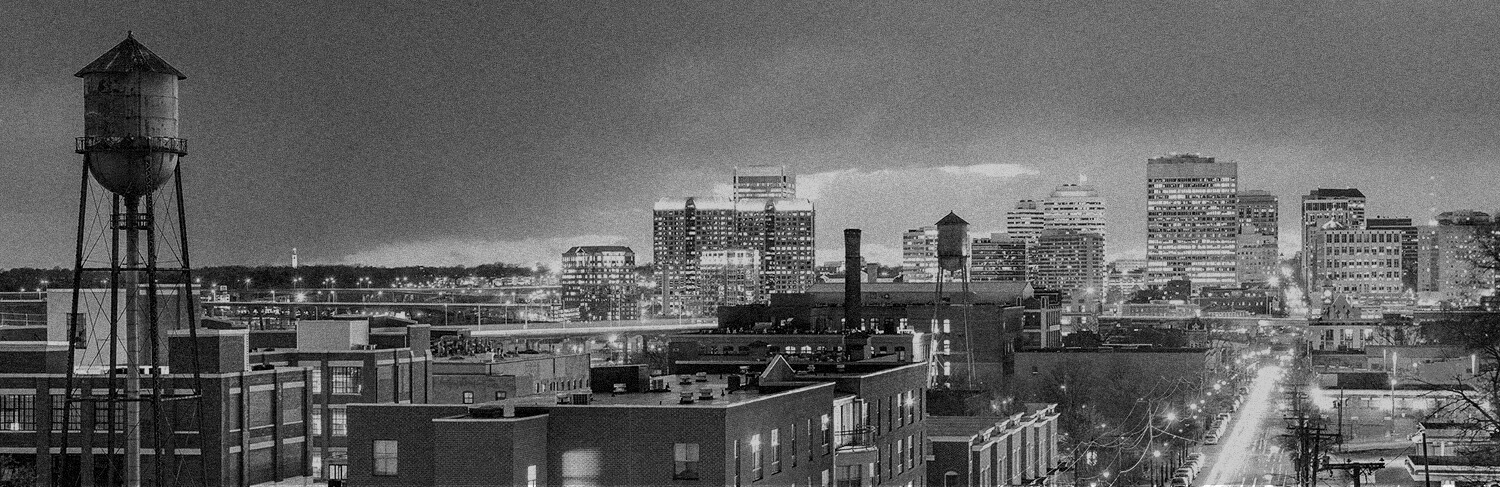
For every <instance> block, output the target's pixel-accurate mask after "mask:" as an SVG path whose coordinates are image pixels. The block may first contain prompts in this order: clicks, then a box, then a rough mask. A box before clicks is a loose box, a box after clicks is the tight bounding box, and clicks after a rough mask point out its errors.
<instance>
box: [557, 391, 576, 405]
mask: <svg viewBox="0 0 1500 487" xmlns="http://www.w3.org/2000/svg"><path fill="white" fill-rule="evenodd" d="M557 403H558V404H573V395H572V394H568V393H566V392H560V393H558V394H557Z"/></svg>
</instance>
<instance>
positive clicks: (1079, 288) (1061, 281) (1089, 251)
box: [1030, 230, 1105, 299]
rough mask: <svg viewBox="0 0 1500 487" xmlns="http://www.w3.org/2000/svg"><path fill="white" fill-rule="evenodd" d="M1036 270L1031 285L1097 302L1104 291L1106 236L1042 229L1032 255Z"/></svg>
mask: <svg viewBox="0 0 1500 487" xmlns="http://www.w3.org/2000/svg"><path fill="white" fill-rule="evenodd" d="M1030 257H1031V263H1032V264H1033V265H1034V266H1035V267H1036V274H1035V275H1034V276H1032V278H1031V282H1032V285H1034V286H1036V287H1038V288H1042V289H1055V290H1059V291H1062V292H1064V293H1067V294H1068V295H1069V296H1071V297H1073V298H1075V299H1078V298H1084V299H1087V298H1086V296H1088V297H1092V298H1094V299H1097V298H1099V297H1100V294H1099V293H1101V292H1102V290H1103V288H1104V276H1105V269H1104V235H1101V234H1098V233H1092V232H1082V231H1078V230H1043V231H1042V235H1041V236H1040V237H1039V238H1038V239H1037V244H1036V247H1034V248H1033V249H1032V252H1031V253H1030Z"/></svg>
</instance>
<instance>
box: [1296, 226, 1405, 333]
mask: <svg viewBox="0 0 1500 487" xmlns="http://www.w3.org/2000/svg"><path fill="white" fill-rule="evenodd" d="M1402 233H1403V231H1402V230H1400V229H1384V230H1371V229H1366V228H1348V227H1345V226H1344V225H1343V224H1342V223H1340V222H1338V221H1334V220H1329V221H1326V222H1324V223H1323V225H1322V226H1320V227H1318V228H1316V229H1313V230H1312V231H1311V232H1310V234H1309V235H1310V237H1311V238H1308V239H1307V240H1308V242H1309V246H1308V247H1307V248H1306V249H1304V250H1305V253H1307V254H1313V255H1316V256H1317V262H1318V268H1317V272H1316V273H1315V274H1313V276H1312V280H1311V281H1308V293H1309V294H1311V295H1312V296H1314V297H1315V298H1321V299H1322V300H1323V301H1324V302H1325V304H1326V303H1328V302H1331V300H1332V299H1334V298H1335V297H1337V296H1340V295H1342V296H1345V297H1346V298H1350V299H1351V300H1352V301H1354V302H1358V303H1359V304H1360V306H1361V307H1363V308H1364V309H1366V310H1369V311H1367V312H1366V315H1367V316H1379V315H1380V310H1381V307H1382V306H1388V305H1396V304H1401V302H1402V298H1403V296H1404V291H1405V289H1404V288H1403V287H1402V284H1401V240H1402V236H1403V235H1402Z"/></svg>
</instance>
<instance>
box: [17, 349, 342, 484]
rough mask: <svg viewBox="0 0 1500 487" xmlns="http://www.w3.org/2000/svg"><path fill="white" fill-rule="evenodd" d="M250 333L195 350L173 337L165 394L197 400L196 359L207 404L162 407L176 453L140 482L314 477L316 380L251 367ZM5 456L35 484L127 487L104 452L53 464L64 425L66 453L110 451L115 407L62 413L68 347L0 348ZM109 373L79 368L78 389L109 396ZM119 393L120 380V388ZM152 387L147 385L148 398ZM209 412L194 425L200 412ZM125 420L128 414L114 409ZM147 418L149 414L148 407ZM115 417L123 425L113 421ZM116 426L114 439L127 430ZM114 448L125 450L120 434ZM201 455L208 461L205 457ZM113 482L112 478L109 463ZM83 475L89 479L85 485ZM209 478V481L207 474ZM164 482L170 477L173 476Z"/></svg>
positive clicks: (149, 461) (150, 443)
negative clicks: (121, 486) (193, 394)
mask: <svg viewBox="0 0 1500 487" xmlns="http://www.w3.org/2000/svg"><path fill="white" fill-rule="evenodd" d="M247 343H248V339H247V336H246V332H245V330H211V329H201V330H199V331H198V343H197V344H196V347H195V346H194V343H193V341H192V339H191V338H190V337H189V336H188V334H187V332H186V331H174V332H171V333H169V336H168V339H167V360H168V361H167V367H166V369H165V373H164V374H162V377H163V379H162V380H164V381H165V382H166V384H165V385H164V387H165V388H167V389H168V390H173V391H179V392H183V391H191V390H192V389H191V387H192V386H191V385H190V384H192V383H193V382H192V381H193V375H192V373H191V372H192V370H193V362H192V360H191V354H192V352H191V351H193V350H195V349H196V350H197V353H198V356H199V366H200V367H201V368H200V369H199V370H200V371H201V372H202V379H201V380H202V389H201V391H200V393H201V396H200V397H199V398H197V399H183V400H176V401H163V404H164V405H165V406H164V407H165V408H167V409H166V411H165V414H166V416H165V417H166V418H168V420H169V421H170V423H171V424H169V425H164V426H166V427H165V428H162V431H171V433H163V434H162V435H161V439H162V441H163V442H164V444H160V446H161V447H162V448H170V449H171V450H172V451H173V452H174V454H173V455H172V456H171V458H172V459H173V460H174V462H173V463H174V464H173V465H170V466H167V468H166V469H165V470H164V472H167V473H166V474H164V475H163V476H162V477H158V476H157V475H156V473H157V470H156V468H154V467H155V462H154V461H153V458H154V456H151V455H147V456H146V457H145V458H143V460H142V469H141V474H142V482H143V483H144V484H146V485H158V484H178V485H250V484H257V483H263V482H271V481H276V480H285V479H292V478H296V477H302V476H306V475H308V474H310V473H311V472H310V471H309V464H310V458H311V451H310V445H309V443H308V441H307V439H308V437H309V423H308V421H307V418H306V415H305V413H306V411H308V410H309V409H310V408H311V406H312V403H311V402H312V397H311V395H310V394H309V392H308V388H307V384H308V383H309V381H310V379H311V376H310V375H311V372H310V371H309V370H308V369H305V368H288V367H267V366H255V367H252V366H250V364H249V363H248V362H247V360H246V349H247ZM0 357H3V358H4V359H3V360H0V420H3V421H4V422H5V423H7V424H6V427H5V428H0V453H3V454H7V455H10V456H12V457H13V458H15V459H17V460H19V461H21V462H22V463H30V464H32V465H34V466H35V467H36V471H37V474H38V478H39V479H41V480H42V481H43V482H49V481H51V480H52V479H53V476H54V475H56V476H57V481H58V482H59V483H61V484H63V485H76V484H83V485H109V484H113V483H118V482H120V481H122V479H121V476H122V475H123V470H122V469H121V468H119V466H120V465H122V462H123V460H122V459H121V458H120V457H118V456H116V457H114V458H113V460H111V459H110V456H109V455H106V454H104V453H95V454H93V455H84V456H78V455H76V454H74V455H67V456H66V457H62V458H56V453H54V452H53V451H52V449H53V448H59V447H61V446H62V444H63V441H64V440H65V438H64V434H65V433H64V427H63V423H67V425H68V426H67V428H66V429H67V431H68V433H66V436H67V438H66V441H67V442H68V444H69V450H70V451H73V450H74V449H77V448H87V449H90V450H93V449H95V448H97V449H100V450H103V449H104V448H105V446H106V445H107V444H109V440H110V436H111V435H110V434H109V429H110V428H109V427H108V425H109V424H110V422H109V421H108V418H109V416H110V415H109V409H110V408H109V407H108V403H107V402H103V401H83V402H78V403H74V404H72V405H71V407H68V408H67V410H68V411H67V413H65V412H64V411H65V410H64V407H63V405H64V404H65V396H64V395H63V394H60V393H59V392H60V391H63V390H66V388H67V384H66V379H65V375H64V373H65V371H66V370H67V367H68V365H67V358H68V352H67V345H66V344H63V343H56V342H47V341H5V342H0ZM109 380H110V379H109V376H108V375H107V374H106V373H105V370H104V369H99V368H81V369H78V373H77V375H76V376H75V378H74V381H75V383H74V386H75V387H79V388H81V390H84V391H93V392H94V393H96V394H102V393H103V392H102V391H103V390H107V389H108V388H109ZM116 380H117V381H118V382H117V383H116V384H115V386H116V387H123V382H124V377H119V378H117V379H116ZM151 385H152V381H151V379H150V378H149V377H143V378H142V390H143V391H145V390H150V387H151ZM199 405H201V406H202V408H203V413H202V415H201V424H200V422H199V421H198V419H199V418H200V416H198V414H197V410H198V406H199ZM116 410H117V411H123V405H118V406H117V407H116ZM143 410H145V411H149V407H143ZM116 417H117V418H121V417H123V416H122V414H121V413H118V412H117V413H116ZM152 418H153V415H151V414H148V413H145V412H143V414H142V423H143V424H142V425H141V430H142V431H143V434H142V438H141V443H142V450H143V451H153V450H154V449H155V448H156V447H157V446H158V445H159V444H158V443H156V438H157V435H155V434H152V433H153V432H155V431H157V428H156V427H155V424H154V423H152ZM120 428H122V426H117V427H116V428H115V429H116V431H117V432H118V431H121V429H120ZM113 436H114V437H115V441H116V442H117V443H115V444H117V445H118V444H119V443H118V442H120V441H123V440H121V439H120V438H121V437H122V435H120V434H118V433H117V434H115V435H113ZM205 453H208V454H207V455H205ZM111 462H113V463H114V465H115V466H116V468H114V469H113V475H114V478H113V480H111V477H110V468H109V465H110V463H111ZM164 463H165V462H164ZM80 472H89V473H91V475H87V476H85V478H79V477H80V476H79V473H80ZM205 473H206V474H207V478H204V474H205ZM166 475H171V477H167V476H166Z"/></svg>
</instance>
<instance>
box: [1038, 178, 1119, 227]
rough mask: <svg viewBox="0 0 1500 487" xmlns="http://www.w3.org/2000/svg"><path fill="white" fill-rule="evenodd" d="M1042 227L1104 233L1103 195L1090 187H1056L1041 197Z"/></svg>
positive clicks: (1071, 185) (1072, 185)
mask: <svg viewBox="0 0 1500 487" xmlns="http://www.w3.org/2000/svg"><path fill="white" fill-rule="evenodd" d="M1042 229H1043V230H1078V231H1080V232H1088V233H1097V234H1099V235H1104V234H1105V233H1104V198H1103V197H1100V196H1099V192H1098V191H1096V190H1094V187H1093V186H1079V185H1077V184H1064V185H1062V186H1058V187H1057V189H1054V190H1052V194H1051V195H1048V196H1047V198H1046V199H1044V200H1042Z"/></svg>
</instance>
